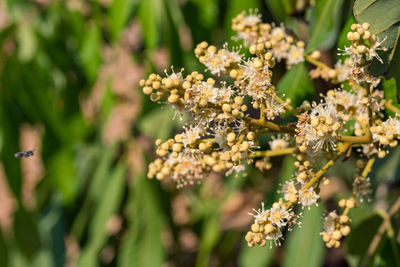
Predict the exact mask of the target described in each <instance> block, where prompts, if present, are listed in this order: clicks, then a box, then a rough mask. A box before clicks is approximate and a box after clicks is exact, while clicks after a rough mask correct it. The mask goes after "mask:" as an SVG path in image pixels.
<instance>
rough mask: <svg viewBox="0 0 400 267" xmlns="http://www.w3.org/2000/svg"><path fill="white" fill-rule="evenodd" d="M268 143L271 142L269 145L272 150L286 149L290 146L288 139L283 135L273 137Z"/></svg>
mask: <svg viewBox="0 0 400 267" xmlns="http://www.w3.org/2000/svg"><path fill="white" fill-rule="evenodd" d="M268 143H269V147H270V149H271V150H281V149H285V148H287V147H288V146H289V143H288V141H287V140H286V139H284V138H281V137H278V138H273V139H272V140H271V141H269V142H268Z"/></svg>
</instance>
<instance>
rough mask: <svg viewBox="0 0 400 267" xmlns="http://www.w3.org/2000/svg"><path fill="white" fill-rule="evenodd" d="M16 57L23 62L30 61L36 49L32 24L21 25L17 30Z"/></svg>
mask: <svg viewBox="0 0 400 267" xmlns="http://www.w3.org/2000/svg"><path fill="white" fill-rule="evenodd" d="M17 38H18V44H19V46H18V57H19V59H20V60H21V61H23V62H28V61H30V60H32V58H33V57H34V56H35V54H36V51H37V49H38V44H37V37H36V33H35V29H34V27H33V24H32V23H28V22H24V23H21V24H20V25H19V27H18V30H17Z"/></svg>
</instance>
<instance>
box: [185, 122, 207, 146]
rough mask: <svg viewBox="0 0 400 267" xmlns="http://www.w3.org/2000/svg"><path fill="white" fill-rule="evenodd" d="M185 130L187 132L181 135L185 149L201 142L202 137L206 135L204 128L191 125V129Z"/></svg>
mask: <svg viewBox="0 0 400 267" xmlns="http://www.w3.org/2000/svg"><path fill="white" fill-rule="evenodd" d="M185 130H186V131H185V132H183V133H181V136H182V141H181V142H182V143H183V145H184V146H185V147H187V146H188V145H191V144H193V143H194V142H196V141H197V140H199V139H200V137H202V136H203V135H204V133H205V130H204V127H199V126H192V125H190V126H189V128H186V129H185Z"/></svg>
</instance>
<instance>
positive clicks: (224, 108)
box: [222, 103, 232, 113]
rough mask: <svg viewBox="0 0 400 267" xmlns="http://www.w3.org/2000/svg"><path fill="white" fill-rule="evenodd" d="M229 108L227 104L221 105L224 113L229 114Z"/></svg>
mask: <svg viewBox="0 0 400 267" xmlns="http://www.w3.org/2000/svg"><path fill="white" fill-rule="evenodd" d="M231 110H232V109H231V106H230V105H229V104H226V103H225V104H223V105H222V111H224V112H227V113H229V112H231Z"/></svg>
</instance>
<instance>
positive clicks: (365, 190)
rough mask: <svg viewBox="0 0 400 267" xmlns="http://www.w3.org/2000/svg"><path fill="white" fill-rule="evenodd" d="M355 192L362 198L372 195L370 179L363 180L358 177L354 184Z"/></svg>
mask: <svg viewBox="0 0 400 267" xmlns="http://www.w3.org/2000/svg"><path fill="white" fill-rule="evenodd" d="M353 192H354V193H355V194H356V196H358V197H361V199H362V198H363V197H364V196H367V195H369V194H370V193H371V183H370V180H369V177H366V178H363V177H361V176H357V177H356V178H355V179H354V182H353Z"/></svg>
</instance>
